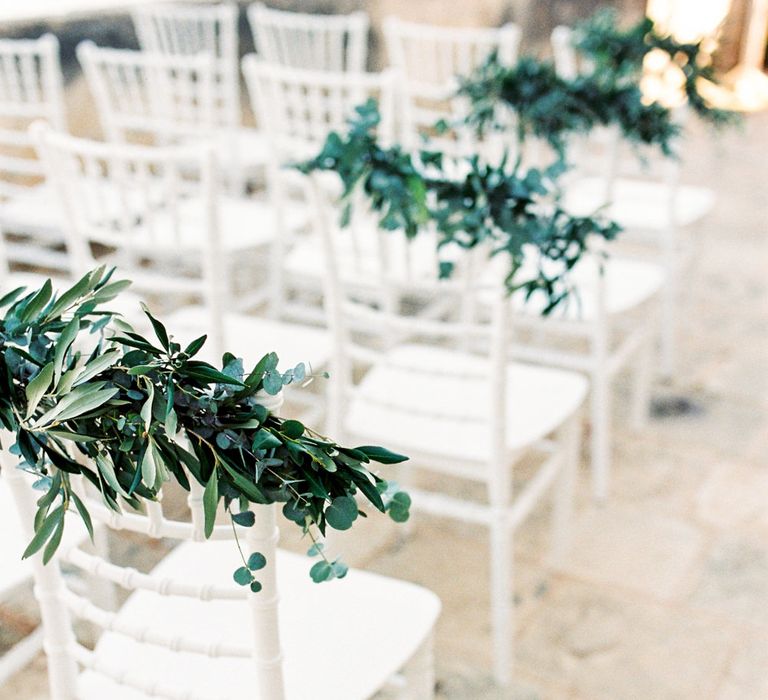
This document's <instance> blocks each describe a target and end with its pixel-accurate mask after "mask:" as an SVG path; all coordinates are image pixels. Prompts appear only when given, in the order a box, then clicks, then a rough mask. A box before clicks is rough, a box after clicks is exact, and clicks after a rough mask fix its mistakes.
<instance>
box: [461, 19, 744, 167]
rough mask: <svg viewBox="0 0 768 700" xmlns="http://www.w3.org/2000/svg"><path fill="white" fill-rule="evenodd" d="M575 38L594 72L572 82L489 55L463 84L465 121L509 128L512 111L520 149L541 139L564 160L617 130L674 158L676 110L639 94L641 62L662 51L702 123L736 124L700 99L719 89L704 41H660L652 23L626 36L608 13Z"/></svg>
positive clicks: (542, 66)
mask: <svg viewBox="0 0 768 700" xmlns="http://www.w3.org/2000/svg"><path fill="white" fill-rule="evenodd" d="M575 36H576V49H577V50H578V51H579V52H580V53H581V55H582V56H583V57H584V58H586V59H587V64H590V65H591V66H592V69H591V70H588V71H586V72H584V73H583V74H581V75H578V76H576V77H574V78H572V79H565V78H561V77H560V76H558V75H557V74H556V72H555V69H554V66H553V65H552V64H551V63H550V62H547V61H541V60H539V59H536V58H533V57H523V58H521V59H520V60H519V61H518V62H517V63H516V64H515V65H514V66H504V65H502V64H501V63H500V62H499V61H498V59H497V57H496V56H495V55H493V54H492V55H491V56H489V57H488V59H487V60H486V61H485V62H484V63H483V64H482V65H480V66H479V67H478V68H477V70H476V71H475V72H474V73H473V74H472V75H470V76H468V77H465V78H463V79H460V81H459V82H460V87H459V90H458V94H459V95H460V96H462V97H464V98H466V99H467V100H468V102H469V104H470V111H469V113H468V115H467V118H466V122H467V123H468V124H469V125H470V126H472V127H473V128H474V129H475V130H476V131H478V132H479V133H484V132H485V131H487V130H488V129H490V128H507V122H505V121H504V118H503V111H504V109H506V110H508V111H510V112H511V113H512V115H513V120H514V123H515V124H516V128H517V138H518V145H522V143H523V142H524V140H525V138H526V137H529V136H535V137H537V138H539V139H543V140H545V141H546V142H547V143H548V144H549V145H550V146H551V147H552V148H553V149H554V151H555V152H556V153H557V155H558V157H560V158H561V159H562V158H564V156H565V150H566V146H567V142H568V139H569V137H570V136H572V135H575V134H587V133H589V132H590V131H592V130H593V129H594V128H596V127H598V126H612V125H615V126H617V127H618V128H619V129H620V131H621V133H622V135H623V137H624V138H625V139H626V140H627V141H628V142H630V143H633V144H637V145H645V146H653V147H657V148H658V149H659V150H660V151H661V152H662V153H663V154H664V155H667V156H669V155H672V154H673V147H672V146H673V143H674V141H675V139H676V138H677V137H678V136H679V135H680V131H681V130H680V126H679V124H678V123H676V122H675V119H674V115H673V112H672V110H671V109H669V108H668V107H666V106H664V105H662V104H659V103H658V102H650V103H649V102H648V101H647V99H645V98H644V97H643V94H642V92H641V90H640V78H641V76H642V73H643V62H644V59H645V57H646V55H648V53H649V52H651V51H661V52H664V53H665V54H666V55H667V57H668V58H669V61H670V62H671V63H672V64H674V65H675V66H677V67H678V68H679V69H680V70H681V71H682V74H683V76H684V91H685V94H686V97H687V98H688V105H689V106H690V107H691V109H692V110H693V111H694V112H695V113H696V114H697V115H698V116H699V117H701V118H702V119H704V120H706V121H709V122H711V123H714V124H716V125H721V124H726V123H730V122H732V121H734V119H735V115H734V113H732V112H728V111H726V110H722V109H716V108H714V107H712V105H710V104H709V102H708V101H707V100H706V99H705V98H704V96H703V95H702V94H701V92H700V86H701V82H702V81H704V80H707V81H710V82H715V76H714V71H713V69H712V66H711V64H710V63H709V62H708V56H707V55H706V52H705V51H704V48H703V42H697V43H688V44H684V43H680V42H678V41H676V40H675V39H674V38H672V37H671V36H665V35H662V34H660V33H659V32H658V30H657V29H656V27H655V25H654V23H653V22H652V21H651V20H650V19H647V18H646V19H644V20H642V21H641V22H639V23H638V24H636V25H633V26H632V27H630V28H629V29H626V30H622V29H620V28H619V27H618V24H617V17H616V13H615V12H612V11H610V10H608V11H603V12H598V13H596V14H595V15H594V17H592V18H591V19H590V20H589V21H587V22H586V23H584V24H583V25H581V26H580V27H579V28H578V29H577V30H576V32H575ZM500 108H502V109H500Z"/></svg>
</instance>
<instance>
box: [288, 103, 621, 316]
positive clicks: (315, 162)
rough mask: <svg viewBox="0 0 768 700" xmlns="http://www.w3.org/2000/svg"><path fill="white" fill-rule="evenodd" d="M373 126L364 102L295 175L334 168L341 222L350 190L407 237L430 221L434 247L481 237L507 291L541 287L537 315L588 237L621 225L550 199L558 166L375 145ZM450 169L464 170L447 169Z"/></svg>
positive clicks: (561, 288)
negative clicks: (529, 262) (531, 260)
mask: <svg viewBox="0 0 768 700" xmlns="http://www.w3.org/2000/svg"><path fill="white" fill-rule="evenodd" d="M377 124H378V108H377V105H376V103H375V102H374V101H373V100H369V101H368V102H367V103H366V104H364V105H361V106H360V107H358V108H357V111H356V114H355V116H354V117H353V118H352V119H351V120H350V123H349V130H348V131H347V133H346V135H344V136H341V135H339V134H335V133H334V134H331V135H330V136H329V137H328V138H327V139H326V141H325V143H324V145H323V148H322V150H321V152H320V153H319V154H318V155H317V156H316V157H315V158H313V159H312V160H310V161H307V162H304V163H301V164H298V165H296V167H297V168H298V169H299V170H301V171H302V172H304V173H311V172H315V171H333V172H335V173H337V174H338V176H339V178H340V179H341V182H342V183H343V195H342V204H343V211H344V212H345V213H343V214H342V221H341V223H342V225H345V224H347V223H348V220H349V211H350V208H351V206H352V205H351V201H352V196H351V195H352V193H353V192H354V191H355V190H356V189H358V188H359V189H360V190H361V191H362V192H363V193H364V195H365V199H366V200H367V204H368V205H369V206H370V208H371V210H372V211H374V212H376V213H377V214H378V215H379V221H380V225H381V226H382V227H383V228H384V229H392V230H402V231H404V232H405V234H406V235H407V236H409V237H413V236H416V235H417V234H418V232H419V231H420V230H422V229H423V228H424V226H425V225H426V224H427V223H429V226H431V227H434V228H435V229H436V230H437V233H438V246H439V247H440V248H441V249H445V248H448V247H452V246H460V247H461V248H465V249H471V248H475V247H477V246H479V245H484V246H487V247H488V248H490V250H491V254H492V255H505V256H507V258H508V260H509V274H508V276H507V279H506V286H507V289H508V291H509V292H510V293H512V292H514V291H516V290H518V289H521V290H523V292H524V294H525V295H526V297H530V296H531V295H532V294H534V293H540V294H544V295H545V298H546V304H545V310H544V312H545V313H549V312H551V311H552V310H553V309H555V308H556V307H557V306H558V305H559V304H560V303H561V302H563V301H564V300H565V299H566V298H567V297H568V294H569V290H570V286H569V283H568V276H569V273H570V271H571V270H572V269H573V267H574V265H575V264H576V263H577V262H578V260H579V259H580V258H581V256H582V255H583V253H584V251H585V250H586V249H587V241H588V238H589V237H590V236H593V235H595V236H599V237H602V238H605V239H612V238H614V237H615V236H616V235H617V234H618V232H619V230H620V229H619V227H618V225H616V224H615V223H613V222H610V221H607V220H605V219H604V218H603V217H602V216H600V215H595V216H590V217H576V216H571V215H570V214H568V213H567V212H566V211H564V210H563V209H562V208H561V207H560V206H559V205H558V196H559V192H558V188H557V177H558V175H559V174H560V173H561V171H562V166H561V165H560V164H555V165H553V166H552V167H550V168H548V169H544V170H539V169H530V170H527V171H525V172H522V171H521V167H520V164H519V163H509V162H508V160H507V159H506V158H504V159H502V160H501V161H500V162H499V163H497V164H490V163H486V162H483V161H482V160H481V159H480V158H479V157H477V156H475V157H467V158H461V159H451V158H448V157H447V156H445V155H444V154H443V153H439V152H434V151H430V150H428V149H426V148H425V149H424V150H421V151H419V152H417V153H409V152H407V151H405V150H403V149H402V148H401V147H400V146H398V145H394V146H383V145H381V144H380V143H379V141H378V139H377V138H376V134H375V127H376V125H377ZM457 160H458V162H457ZM457 171H459V172H462V173H463V174H462V175H461V176H456V172H457ZM532 249H533V250H534V251H535V252H536V254H537V256H538V259H539V261H540V262H539V264H538V265H537V267H536V269H535V270H534V271H533V272H532V273H530V274H529V273H524V272H522V270H523V262H524V260H525V259H526V257H527V255H528V254H529V253H530V252H531V250H532ZM443 257H445V256H443ZM452 270H453V265H452V263H451V261H450V260H446V259H444V260H443V261H442V262H441V263H440V269H439V273H440V274H441V275H442V276H448V275H450V274H451V272H452Z"/></svg>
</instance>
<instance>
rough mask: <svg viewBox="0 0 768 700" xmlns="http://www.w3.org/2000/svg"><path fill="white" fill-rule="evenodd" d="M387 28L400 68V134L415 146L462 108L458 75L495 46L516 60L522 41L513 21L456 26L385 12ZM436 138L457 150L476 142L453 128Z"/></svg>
mask: <svg viewBox="0 0 768 700" xmlns="http://www.w3.org/2000/svg"><path fill="white" fill-rule="evenodd" d="M383 30H384V38H385V41H386V46H387V54H388V56H389V63H390V65H391V66H392V67H393V68H395V69H396V70H397V71H398V72H399V74H400V77H399V80H398V87H399V93H400V100H401V103H400V111H401V119H402V124H401V129H402V131H401V134H400V137H401V139H402V140H403V142H404V143H405V144H407V145H409V146H411V147H417V146H418V145H419V143H420V139H421V136H422V135H424V134H428V133H431V132H432V131H433V125H434V124H435V122H436V121H438V120H439V119H444V120H445V121H446V122H448V123H449V124H451V123H454V122H456V121H457V120H458V119H459V118H460V117H461V116H462V115H463V114H464V112H465V106H464V105H463V104H462V102H461V101H460V100H457V99H455V98H453V95H454V93H455V91H456V88H457V86H458V83H457V79H458V78H459V77H466V76H467V75H469V74H470V73H471V72H472V71H473V70H474V69H475V68H477V67H478V66H479V65H481V64H482V63H483V62H484V61H485V60H486V59H487V58H488V56H489V55H490V54H491V53H492V52H494V51H495V52H496V53H497V55H498V58H499V60H500V61H501V62H502V63H503V64H506V65H512V64H514V63H515V61H516V60H517V55H518V49H519V44H520V28H519V27H518V26H517V25H515V24H505V25H504V26H502V27H498V28H487V27H482V28H480V27H477V28H475V27H472V28H469V27H461V28H458V27H444V26H438V25H431V24H420V23H415V22H407V21H405V20H401V19H399V18H397V17H387V18H386V19H385V20H384V24H383ZM432 135H433V136H434V134H432ZM453 140H457V141H458V144H454V143H452V141H453ZM435 142H436V143H439V147H440V148H441V150H443V151H444V152H449V153H451V152H453V151H455V153H454V154H455V155H457V154H461V153H465V154H466V153H474V152H477V148H478V145H477V143H476V141H475V139H474V138H472V137H471V136H470V134H469V133H459V132H456V133H454V132H451V137H450V138H449V137H448V136H447V135H444V136H443V137H442V138H441V139H437V140H436V141H435ZM486 147H487V148H488V147H491V145H490V144H486Z"/></svg>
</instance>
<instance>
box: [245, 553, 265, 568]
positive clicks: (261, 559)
mask: <svg viewBox="0 0 768 700" xmlns="http://www.w3.org/2000/svg"><path fill="white" fill-rule="evenodd" d="M266 565H267V558H266V557H265V556H264V555H263V554H262V553H261V552H254V553H253V554H251V556H250V557H248V568H249V569H250V570H251V571H258V570H259V569H263V568H264V567H265V566H266Z"/></svg>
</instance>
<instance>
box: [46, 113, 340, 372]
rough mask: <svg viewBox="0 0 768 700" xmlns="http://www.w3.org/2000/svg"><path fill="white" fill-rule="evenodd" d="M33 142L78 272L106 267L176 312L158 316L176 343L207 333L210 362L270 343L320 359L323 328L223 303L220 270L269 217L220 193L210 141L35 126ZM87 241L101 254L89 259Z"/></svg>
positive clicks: (257, 241)
mask: <svg viewBox="0 0 768 700" xmlns="http://www.w3.org/2000/svg"><path fill="white" fill-rule="evenodd" d="M37 139H38V144H39V145H38V147H39V150H40V154H41V158H42V159H43V161H44V162H45V164H46V168H47V169H48V171H49V179H50V181H51V182H52V183H53V186H54V187H55V191H56V193H57V195H58V196H59V198H60V202H61V207H62V209H63V210H64V213H65V217H64V222H63V223H64V225H65V232H66V235H67V236H68V244H69V247H70V250H71V251H72V254H73V256H74V258H75V259H76V261H77V269H78V270H81V271H82V272H83V273H84V272H86V271H87V270H90V269H92V268H93V267H94V266H95V265H96V264H97V263H101V262H109V263H112V264H116V265H117V266H118V268H119V274H120V275H122V276H124V277H127V278H128V279H131V280H133V283H134V284H133V290H134V293H136V294H141V295H143V296H144V298H146V299H148V300H149V301H150V305H153V303H154V304H155V305H160V304H162V307H161V308H164V309H165V312H166V313H170V312H171V311H173V310H174V309H177V310H178V312H177V313H175V314H171V315H165V314H164V320H165V321H167V324H168V327H169V328H170V329H172V330H173V332H174V333H175V334H176V336H177V338H178V339H179V341H180V342H182V341H184V340H186V341H187V342H189V341H191V340H192V339H193V338H195V337H197V336H199V335H202V334H204V333H207V334H208V335H209V341H208V346H207V347H206V348H204V352H203V354H202V355H201V357H202V358H203V359H207V360H210V361H213V362H216V363H218V362H220V359H221V354H222V352H223V351H224V349H225V348H226V349H228V350H230V351H233V352H236V353H238V355H239V356H241V357H243V359H244V361H245V362H246V364H250V365H254V364H255V363H256V362H258V360H259V359H260V358H261V357H262V355H263V354H265V353H266V352H270V351H272V350H278V351H279V352H280V354H281V357H282V358H283V361H284V362H287V361H289V360H290V359H293V358H294V357H297V358H298V359H296V362H295V363H294V364H296V363H298V362H300V361H304V362H307V363H308V364H310V365H311V366H312V367H314V368H315V369H320V368H322V366H323V365H324V364H325V363H326V362H327V359H328V354H329V342H328V339H327V338H326V334H325V333H324V331H322V330H319V329H316V328H307V327H303V326H298V325H295V324H293V325H292V324H283V323H281V322H279V321H273V320H266V319H259V318H255V317H251V316H245V315H243V314H238V313H235V312H234V311H232V310H231V307H230V306H229V302H228V301H227V300H228V298H229V296H230V294H231V290H230V288H229V287H228V286H227V282H228V272H226V271H228V270H229V269H230V268H229V265H230V264H231V263H232V262H233V261H234V260H236V258H237V256H238V255H241V254H244V253H247V252H248V251H250V250H252V249H258V248H259V247H262V248H263V247H265V246H268V245H269V244H270V243H271V235H272V229H271V225H272V223H273V222H274V218H273V217H272V216H271V215H270V212H269V210H268V209H265V206H266V205H265V204H264V203H263V202H258V201H251V200H243V199H234V198H229V197H227V196H223V195H222V194H221V192H220V178H219V176H218V164H217V162H216V160H215V158H214V154H213V148H214V147H213V145H212V144H210V143H205V142H203V143H200V144H198V145H195V146H192V145H188V146H177V147H146V146H139V145H134V144H120V143H98V142H92V141H87V140H84V139H76V138H74V137H70V136H67V135H65V134H58V133H54V132H53V131H51V130H50V129H47V128H46V127H44V126H39V127H37ZM94 243H96V244H99V245H101V246H106V247H107V249H108V250H109V251H110V252H109V253H107V254H105V255H100V256H99V258H98V260H97V259H96V258H95V257H94V254H93V252H92V245H93V244H94ZM127 311H128V312H129V321H133V322H135V323H137V324H143V323H146V322H145V321H144V319H142V316H143V314H142V313H141V310H140V308H139V306H138V303H137V302H134V303H133V304H132V305H131V306H130V307H129V309H128V310H127ZM273 341H274V345H273V344H272V342H273Z"/></svg>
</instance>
